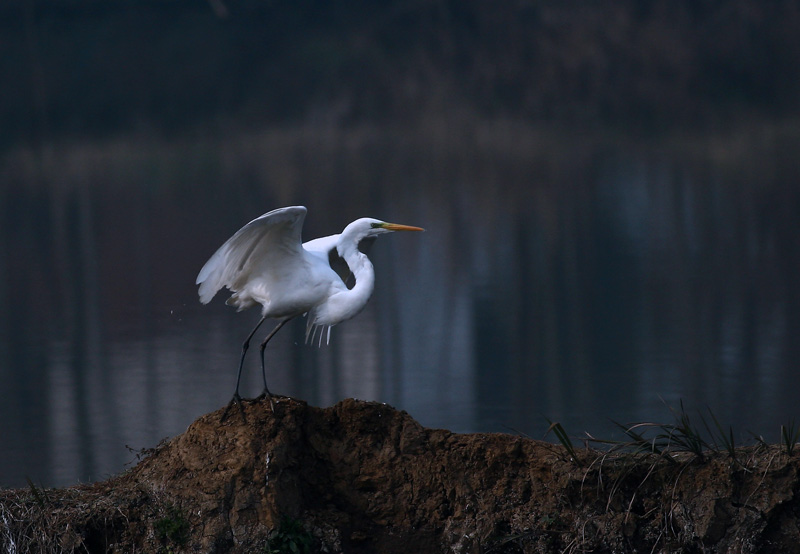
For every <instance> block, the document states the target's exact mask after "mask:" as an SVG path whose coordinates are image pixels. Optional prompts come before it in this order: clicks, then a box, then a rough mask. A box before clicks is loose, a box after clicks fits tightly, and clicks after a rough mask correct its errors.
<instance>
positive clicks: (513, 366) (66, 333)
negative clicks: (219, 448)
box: [0, 122, 800, 486]
mask: <svg viewBox="0 0 800 554" xmlns="http://www.w3.org/2000/svg"><path fill="white" fill-rule="evenodd" d="M789 139H791V136H790V137H788V138H787V139H786V140H781V139H780V137H779V136H778V137H774V136H773V137H772V138H771V140H769V141H764V140H761V139H759V138H758V137H755V138H754V139H753V142H752V143H750V144H748V145H747V148H744V149H743V150H737V151H735V152H731V151H730V149H731V148H733V147H737V148H742V147H741V146H737V145H738V144H740V142H741V141H734V143H733V146H731V145H730V144H728V143H726V141H725V139H724V138H722V139H720V138H718V137H711V138H708V139H705V142H702V143H699V145H698V144H697V143H695V144H693V146H692V148H683V147H680V146H676V145H674V144H673V145H665V144H663V143H659V144H654V145H649V146H648V145H636V146H632V145H631V144H620V143H619V142H616V141H612V140H599V139H595V140H588V141H587V140H582V141H580V142H578V141H576V140H574V137H571V136H569V135H564V134H563V133H553V134H552V135H549V134H543V133H542V132H541V131H537V130H534V129H529V128H525V127H524V126H517V125H513V124H510V123H507V122H506V123H503V122H492V123H491V124H488V123H487V124H483V125H479V126H476V127H475V128H469V129H458V128H456V129H450V128H448V127H447V126H435V125H434V126H432V127H431V128H430V129H421V130H420V129H417V130H414V131H413V132H408V131H407V130H398V129H394V128H372V127H368V128H367V127H365V128H361V129H355V130H348V131H342V130H336V129H316V128H315V129H304V128H300V129H292V130H286V129H283V130H270V131H264V132H260V133H249V134H245V133H238V132H237V133H231V134H228V135H224V136H220V137H217V138H213V137H212V138H209V137H204V138H198V139H195V140H190V139H181V140H175V141H172V142H164V141H161V140H159V139H156V138H154V137H128V138H125V139H119V140H118V141H116V142H109V143H102V144H95V143H73V144H64V145H59V146H57V147H56V146H54V147H53V148H52V150H50V151H49V153H47V155H44V154H42V153H39V154H36V153H31V152H27V151H18V152H12V153H9V154H7V155H6V156H5V158H4V159H3V164H2V166H0V171H1V172H2V175H0V178H2V182H4V183H6V186H5V187H4V188H3V189H0V202H1V203H2V205H1V206H0V234H2V240H0V313H2V314H3V315H2V316H1V317H0V331H2V334H1V335H0V378H1V379H2V387H3V391H4V395H3V399H4V400H3V403H2V405H1V406H0V415H1V416H2V417H3V421H4V422H5V425H4V426H3V429H2V437H1V438H0V441H1V442H2V443H3V445H4V447H5V448H6V450H7V455H6V456H4V457H3V459H2V460H0V485H3V486H22V485H25V478H26V477H30V478H31V479H33V480H34V481H35V482H38V483H43V484H46V485H66V484H71V483H74V482H77V481H86V480H92V479H99V478H103V477H105V476H107V475H109V474H112V473H116V472H119V471H121V470H122V469H123V468H124V466H125V464H126V463H130V462H131V461H134V460H135V456H134V455H133V454H132V453H131V452H130V451H129V450H128V449H127V448H126V445H129V446H130V447H132V448H134V449H136V448H142V447H151V446H153V445H155V444H156V443H157V442H158V441H159V440H160V439H162V438H164V437H167V436H172V435H175V434H177V433H179V432H181V431H183V430H184V429H185V427H186V426H187V425H188V424H189V423H190V422H191V421H192V420H193V419H195V418H196V417H198V416H200V415H202V414H204V413H206V412H208V411H210V410H213V409H216V408H218V407H220V406H222V405H223V404H225V403H226V402H227V401H228V400H229V398H230V394H231V393H232V389H233V386H234V384H235V364H236V362H237V360H238V353H239V348H240V344H241V341H242V340H243V338H244V337H245V336H246V335H247V333H248V332H249V330H250V329H251V328H252V326H253V325H254V324H255V322H256V321H257V319H258V313H257V311H249V312H244V313H242V314H236V313H235V312H234V310H232V309H230V308H228V307H226V306H224V304H223V299H222V298H217V299H215V301H214V302H212V304H210V305H209V306H201V305H200V304H199V302H198V301H197V296H196V288H195V286H194V285H193V283H194V278H195V276H196V273H197V271H198V269H199V268H200V267H201V266H202V264H203V263H204V262H205V260H206V259H207V258H208V256H209V255H210V254H211V253H212V252H213V250H214V249H215V248H216V247H217V246H218V245H219V244H220V243H221V242H222V241H223V240H224V239H226V238H227V237H228V236H230V234H231V233H232V232H233V231H235V230H236V229H238V228H239V227H240V226H241V224H242V223H243V222H246V221H249V220H250V219H252V218H253V217H255V216H257V215H259V214H260V213H263V212H265V211H267V210H269V209H272V208H274V207H276V206H281V205H289V204H305V205H307V206H308V207H309V215H308V218H307V221H306V230H305V231H306V232H305V237H306V238H311V237H314V236H320V235H324V234H330V233H333V232H338V231H339V230H340V229H341V228H342V227H344V225H345V224H346V223H348V222H349V221H351V220H353V219H355V218H357V217H361V216H365V215H369V216H374V217H379V218H383V219H387V220H396V221H404V222H408V223H410V224H418V225H421V226H424V227H425V228H426V229H427V232H426V233H425V234H424V235H419V236H414V237H407V236H400V235H398V236H392V237H390V238H389V239H388V240H383V241H381V242H380V243H379V244H377V245H376V247H375V248H374V249H373V251H372V252H371V257H372V259H373V261H374V264H375V268H376V274H377V285H376V291H375V295H374V297H373V299H372V300H371V302H370V303H369V304H368V306H367V308H366V310H365V311H364V312H363V313H362V314H360V315H359V316H358V317H357V318H356V319H354V320H352V321H350V322H346V323H344V324H341V325H340V326H337V327H335V328H334V329H333V335H332V341H331V345H330V346H327V347H326V346H323V347H322V348H318V347H316V346H310V345H305V344H304V339H305V337H304V322H301V321H297V322H293V323H292V324H290V325H288V326H287V327H286V328H285V329H284V330H283V331H281V333H279V334H278V335H277V336H276V338H275V339H274V340H273V342H271V343H270V348H269V349H268V351H267V363H268V364H269V368H270V370H269V371H270V387H271V388H272V389H273V390H274V391H276V392H279V393H283V394H289V395H293V396H298V397H300V398H303V399H306V400H308V401H309V402H310V403H312V404H316V405H323V406H324V405H330V404H333V403H335V402H337V401H338V400H340V399H342V398H345V397H349V396H354V397H357V398H363V399H368V400H378V401H383V402H389V403H391V404H393V405H395V406H397V407H399V408H402V409H405V410H407V411H408V412H409V413H410V414H411V415H412V416H414V417H416V418H417V419H418V420H419V421H421V422H422V423H423V424H425V425H429V426H439V427H446V428H449V429H452V430H455V431H510V430H513V431H519V432H524V433H527V434H530V435H532V436H535V437H541V436H542V434H543V433H544V430H545V429H546V427H547V424H546V421H545V416H547V417H549V418H552V419H555V420H558V421H561V422H562V424H563V425H564V426H565V427H566V428H567V430H568V431H570V432H572V433H576V434H577V433H580V432H582V431H584V430H588V431H590V432H592V433H593V434H597V435H604V436H609V435H613V434H614V433H616V432H617V431H616V430H615V428H614V426H613V424H612V423H611V422H610V419H614V420H617V421H623V422H625V421H643V420H658V421H664V420H667V419H668V418H669V413H668V411H667V410H666V409H665V408H664V406H663V404H662V401H661V400H660V398H661V399H663V400H664V401H665V402H667V403H669V404H673V405H676V404H677V402H678V401H679V400H680V399H685V400H686V401H687V402H688V405H689V406H691V407H692V408H693V409H704V408H705V406H708V407H710V408H712V409H713V410H714V413H715V415H716V416H717V417H718V418H719V419H720V421H722V422H723V423H731V424H733V425H734V426H735V429H736V433H737V436H738V437H742V438H744V437H746V436H747V433H746V430H752V431H754V432H756V433H760V434H764V436H765V437H766V438H767V439H769V440H777V430H778V427H779V425H780V424H781V423H785V422H788V421H789V420H790V419H791V418H792V417H793V415H794V413H795V412H794V410H795V408H794V406H795V403H794V398H793V392H792V391H794V390H797V385H798V377H797V376H796V374H795V373H796V372H795V371H794V367H793V360H794V359H796V356H797V354H798V352H797V350H798V347H797V346H795V343H794V340H793V337H794V335H795V334H796V333H797V332H798V330H800V325H799V324H798V316H797V314H798V313H800V311H798V308H800V298H799V297H798V292H797V291H796V289H795V287H794V286H793V285H794V283H796V282H797V277H798V274H800V266H799V264H800V255H799V253H798V245H797V243H796V236H797V231H798V229H797V224H796V213H797V210H798V208H800V204H799V203H798V201H799V200H800V194H798V191H797V190H796V189H797V187H795V186H793V184H792V183H795V182H797V179H798V177H800V167H798V164H797V162H796V161H794V155H793V154H792V153H791V151H790V150H789V149H786V148H785V147H784V143H785V142H788V141H789ZM742 151H744V152H746V155H745V154H743V153H742ZM265 332H266V331H265ZM257 368H258V364H257V356H255V355H253V356H251V357H250V358H249V360H248V365H247V366H246V372H245V375H244V378H243V388H242V390H243V391H245V392H246V394H247V395H255V394H257V393H258V392H260V385H259V380H258V379H259V377H258V369H257Z"/></svg>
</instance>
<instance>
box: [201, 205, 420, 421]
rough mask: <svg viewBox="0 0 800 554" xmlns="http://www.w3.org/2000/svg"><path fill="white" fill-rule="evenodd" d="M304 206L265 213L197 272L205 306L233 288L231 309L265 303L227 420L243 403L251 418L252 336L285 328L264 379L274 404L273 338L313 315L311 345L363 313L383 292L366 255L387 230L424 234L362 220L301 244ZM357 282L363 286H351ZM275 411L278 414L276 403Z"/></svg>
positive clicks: (265, 393) (263, 345) (309, 326)
mask: <svg viewBox="0 0 800 554" xmlns="http://www.w3.org/2000/svg"><path fill="white" fill-rule="evenodd" d="M305 217H306V208H305V207H304V206H290V207H287V208H279V209H277V210H273V211H271V212H268V213H265V214H264V215H262V216H261V217H258V218H256V219H254V220H253V221H251V222H250V223H248V224H247V225H245V226H244V227H242V228H241V229H239V230H238V231H237V232H236V234H235V235H233V236H232V237H231V238H230V239H228V240H227V241H226V242H225V244H223V245H222V246H220V247H219V249H218V250H217V251H216V252H215V253H214V255H213V256H211V258H210V259H209V260H208V261H207V262H206V264H205V265H204V266H203V268H202V269H201V270H200V273H199V274H198V275H197V281H196V284H198V285H200V288H199V290H198V293H199V295H200V302H202V303H203V304H208V302H210V301H211V299H212V298H213V297H214V295H216V293H217V291H219V290H220V289H222V288H223V287H227V288H228V289H230V291H231V292H232V293H233V294H232V295H231V297H230V298H228V300H227V302H226V304H229V305H231V306H235V307H236V308H238V311H241V310H244V309H246V308H250V307H252V306H255V305H257V304H261V306H262V309H261V319H260V320H259V322H258V323H257V324H256V326H255V328H254V329H253V330H252V332H251V333H250V334H249V335H248V336H247V339H245V341H244V344H242V355H241V358H240V359H239V372H238V374H237V376H236V390H235V391H234V393H233V398H232V399H231V401H230V402H229V403H228V406H227V407H226V409H225V412H224V413H223V415H222V419H223V420H224V419H225V418H226V416H227V414H228V410H229V409H230V407H231V405H232V404H237V405H238V406H239V410H240V412H241V415H242V419H243V420H244V410H243V409H242V405H241V401H242V399H241V397H240V396H239V382H240V380H241V378H242V365H243V364H244V358H245V354H246V353H247V349H248V347H249V346H250V339H252V338H253V335H254V334H255V333H256V331H257V330H258V328H259V327H260V326H261V324H262V323H264V321H265V320H266V319H267V318H275V319H277V320H278V325H277V326H276V327H275V328H274V329H273V330H272V331H271V332H270V333H269V334H268V335H267V336H266V338H265V339H264V340H263V342H262V343H261V351H260V354H261V375H262V378H263V380H264V391H263V392H262V393H261V395H260V396H259V397H258V398H261V397H264V396H265V397H267V398H268V399H269V401H270V404H271V405H272V393H270V391H269V388H267V373H266V369H265V368H264V349H265V348H266V346H267V343H268V342H269V340H270V339H271V338H272V337H273V336H274V335H275V333H277V332H278V331H279V330H280V328H281V327H283V326H284V325H285V324H286V322H287V321H289V320H290V319H292V318H294V317H296V316H298V315H303V314H307V316H308V324H307V327H306V341H308V338H309V335H310V336H311V337H312V340H313V336H314V333H316V330H317V328H320V342H321V341H322V332H323V331H324V328H325V327H328V341H330V328H331V327H332V326H334V325H336V324H337V323H340V322H342V321H345V320H348V319H350V318H351V317H353V316H355V315H356V314H358V313H359V312H360V311H361V310H362V309H363V308H364V306H365V305H366V303H367V300H369V297H370V295H371V294H372V290H373V289H374V287H375V273H374V271H373V268H372V263H371V262H370V261H369V258H367V256H366V254H364V252H363V251H362V250H365V247H366V246H368V245H369V244H371V243H372V242H373V241H374V239H375V238H376V237H377V236H378V235H381V234H383V233H389V232H392V231H422V230H423V229H421V228H419V227H412V226H409V225H398V224H396V223H386V222H385V221H380V220H378V219H371V218H362V219H357V220H355V221H354V222H352V223H350V224H349V225H348V226H347V227H345V228H344V230H343V231H342V232H341V234H338V235H331V236H329V237H322V238H318V239H315V240H311V241H308V242H306V243H304V244H303V243H301V239H300V235H301V232H302V230H303V220H305ZM351 277H355V283H354V284H352V286H350V287H348V286H347V283H348V281H349V280H351V279H350V278H351ZM272 406H273V410H274V405H272Z"/></svg>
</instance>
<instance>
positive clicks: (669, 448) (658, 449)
mask: <svg viewBox="0 0 800 554" xmlns="http://www.w3.org/2000/svg"><path fill="white" fill-rule="evenodd" d="M667 408H668V409H669V411H670V413H671V414H672V416H673V421H672V422H671V423H654V422H644V423H635V424H630V425H623V424H621V423H618V422H616V421H614V422H613V423H614V424H615V425H617V426H618V427H619V428H620V429H622V431H623V432H624V433H625V436H626V437H627V440H622V441H613V440H603V439H597V438H595V437H593V436H591V435H588V433H587V436H588V439H589V442H593V443H599V444H605V445H610V446H611V450H612V451H619V450H622V451H633V452H634V453H635V454H656V455H657V456H661V457H662V458H664V459H665V460H667V461H669V462H671V463H675V462H676V460H675V455H676V454H678V453H689V454H691V455H692V456H694V457H695V459H697V460H699V461H701V462H702V461H704V460H705V459H706V456H707V454H708V452H716V453H719V452H726V453H727V454H728V456H729V457H730V458H731V460H732V461H734V462H736V461H738V460H737V458H736V440H735V439H734V435H733V427H731V426H728V428H727V429H725V428H724V427H723V426H722V424H720V422H719V420H718V419H717V417H716V416H715V415H714V413H713V412H712V411H711V409H710V408H709V409H708V419H706V418H705V417H704V416H703V414H702V413H700V414H699V419H700V423H699V424H698V423H696V421H695V420H694V419H693V418H692V417H691V416H690V415H689V412H688V411H687V410H686V408H685V407H684V405H683V401H682V400H681V401H680V406H679V408H677V409H676V408H673V407H672V406H667ZM709 421H710V422H711V424H709ZM796 433H797V437H798V438H800V429H798V430H797V431H796ZM784 442H786V441H784Z"/></svg>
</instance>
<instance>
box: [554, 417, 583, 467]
mask: <svg viewBox="0 0 800 554" xmlns="http://www.w3.org/2000/svg"><path fill="white" fill-rule="evenodd" d="M547 422H548V423H549V424H550V427H548V428H547V432H546V433H545V436H547V435H548V433H550V432H551V431H552V432H553V434H554V435H555V436H556V438H557V439H558V442H560V443H561V444H562V446H563V447H564V448H565V449H566V451H567V453H568V454H569V455H570V458H571V459H572V461H573V462H575V463H576V464H578V465H581V461H580V459H579V458H578V453H577V452H575V446H573V444H572V440H571V439H570V438H569V435H568V434H567V431H566V430H565V429H564V427H563V426H562V425H561V424H560V423H558V422H557V421H556V422H554V421H551V420H550V419H549V418H547Z"/></svg>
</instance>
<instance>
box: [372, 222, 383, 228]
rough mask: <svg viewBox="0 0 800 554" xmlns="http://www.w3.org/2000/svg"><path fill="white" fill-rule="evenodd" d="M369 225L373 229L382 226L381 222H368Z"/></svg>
mask: <svg viewBox="0 0 800 554" xmlns="http://www.w3.org/2000/svg"><path fill="white" fill-rule="evenodd" d="M369 226H370V227H372V228H373V229H379V228H381V227H383V224H382V223H370V224H369Z"/></svg>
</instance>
